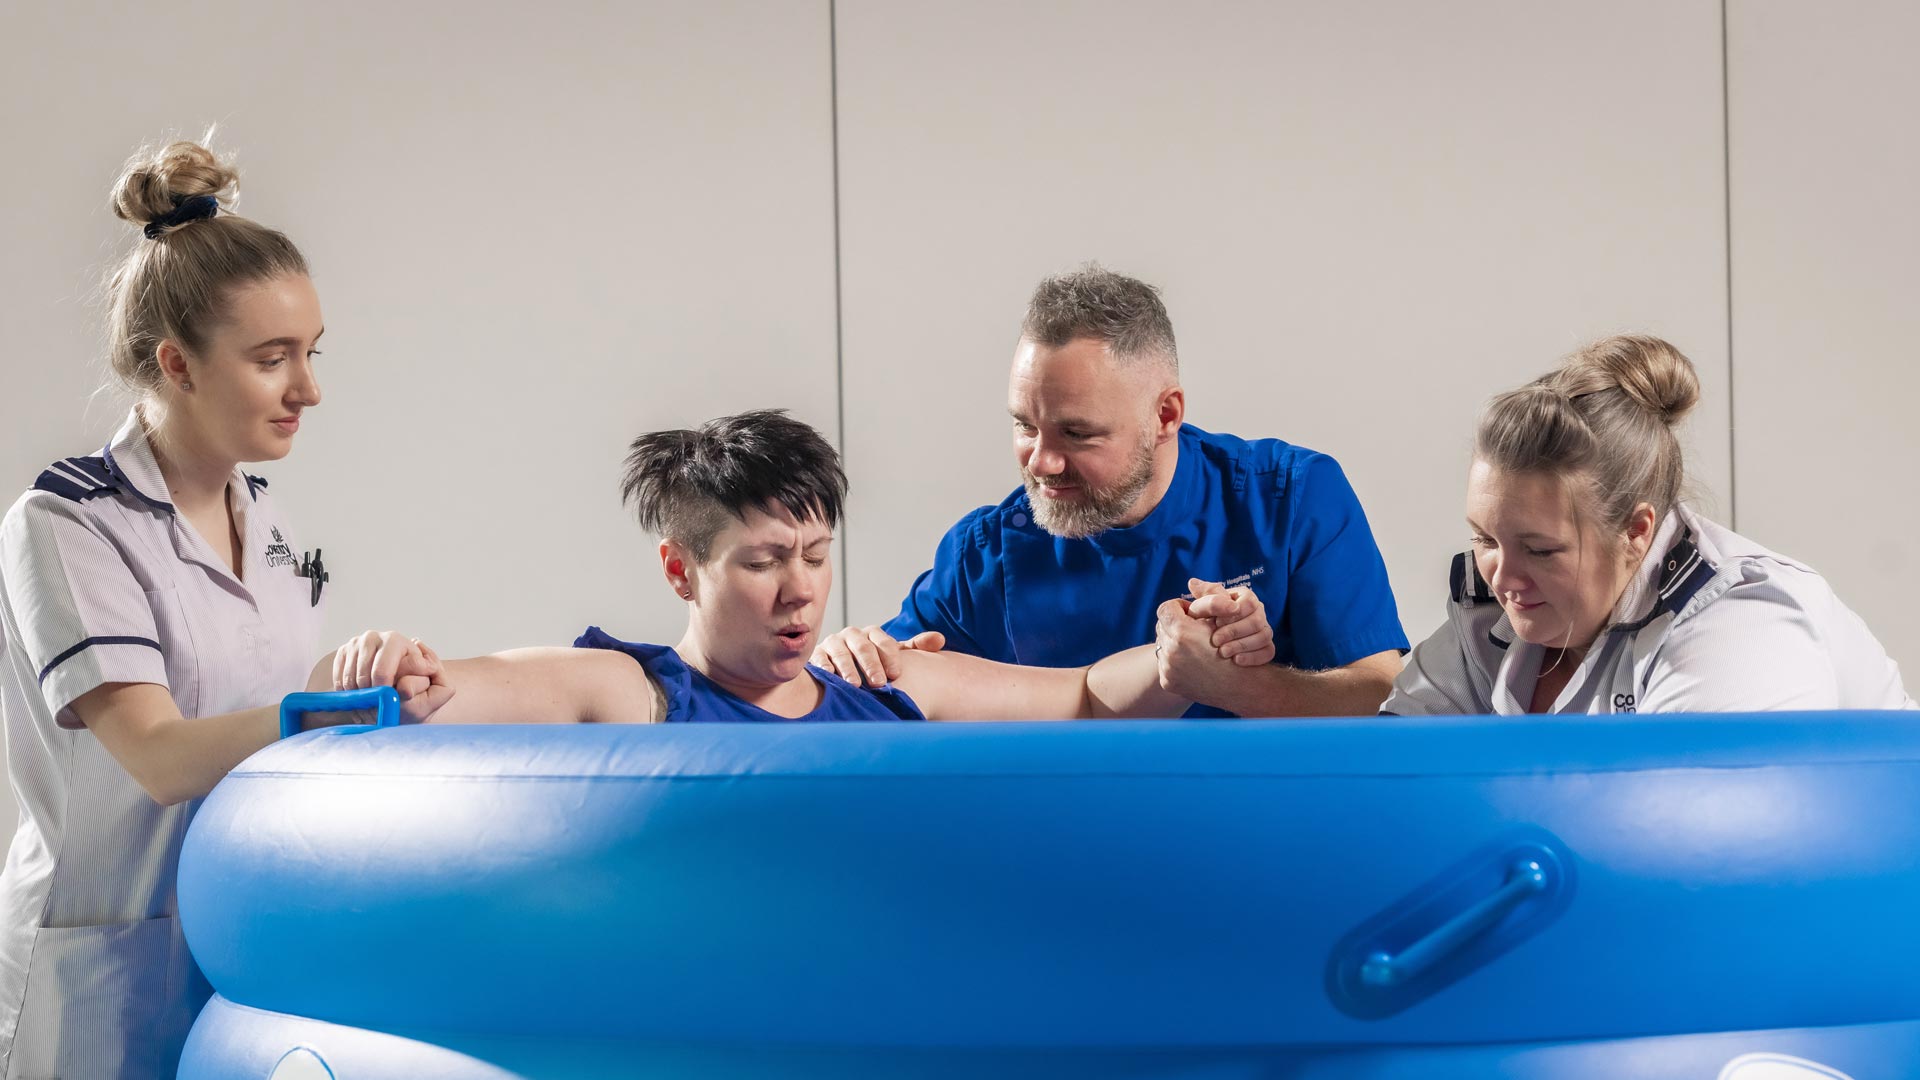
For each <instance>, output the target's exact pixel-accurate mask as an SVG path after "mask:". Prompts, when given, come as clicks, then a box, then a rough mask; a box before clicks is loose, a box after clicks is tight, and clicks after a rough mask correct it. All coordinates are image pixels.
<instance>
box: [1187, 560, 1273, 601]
mask: <svg viewBox="0 0 1920 1080" xmlns="http://www.w3.org/2000/svg"><path fill="white" fill-rule="evenodd" d="M1266 572H1267V568H1266V567H1264V566H1256V567H1254V568H1253V569H1251V570H1249V571H1247V572H1246V573H1244V574H1240V575H1237V576H1235V577H1230V578H1227V579H1226V580H1225V581H1222V582H1221V583H1220V584H1221V585H1222V586H1224V587H1226V588H1229V589H1237V588H1239V587H1240V586H1242V585H1251V584H1253V579H1254V578H1257V577H1259V576H1261V575H1262V574H1265V573H1266ZM1180 599H1182V600H1191V599H1193V594H1192V593H1181V594H1180Z"/></svg>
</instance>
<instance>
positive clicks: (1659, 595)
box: [1608, 511, 1720, 634]
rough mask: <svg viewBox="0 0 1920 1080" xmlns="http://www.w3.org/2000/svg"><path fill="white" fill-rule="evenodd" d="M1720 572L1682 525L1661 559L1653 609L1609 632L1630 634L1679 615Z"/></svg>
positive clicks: (1689, 529) (1611, 628) (1655, 580)
mask: <svg viewBox="0 0 1920 1080" xmlns="http://www.w3.org/2000/svg"><path fill="white" fill-rule="evenodd" d="M1676 514H1677V511H1676ZM1719 572H1720V568H1719V567H1717V566H1715V565H1713V564H1712V563H1711V562H1708V561H1707V557H1706V556H1705V555H1702V554H1701V553H1700V546H1699V545H1698V544H1696V543H1694V540H1693V530H1692V529H1691V528H1688V527H1686V526H1684V525H1683V526H1681V530H1680V538H1679V539H1678V540H1676V541H1674V542H1673V546H1672V547H1669V548H1668V549H1667V551H1666V554H1664V555H1662V556H1661V557H1660V568H1659V573H1658V574H1657V575H1656V576H1655V578H1654V598H1653V607H1652V608H1651V609H1650V610H1649V611H1648V612H1647V613H1646V615H1644V616H1642V617H1641V618H1639V619H1636V620H1634V621H1633V622H1629V623H1617V624H1615V625H1614V626H1611V627H1609V628H1608V630H1609V632H1611V633H1629V634H1630V633H1632V632H1634V631H1635V630H1639V629H1641V628H1643V627H1645V626H1646V625H1647V624H1648V623H1650V622H1652V621H1653V620H1655V619H1657V618H1659V617H1660V616H1662V615H1665V614H1667V613H1668V612H1673V613H1675V614H1678V613H1679V611H1680V609H1681V608H1683V607H1686V606H1687V601H1689V600H1691V599H1693V594H1695V593H1697V592H1699V591H1700V590H1701V589H1703V588H1705V587H1706V584H1707V582H1709V581H1712V580H1713V576H1714V575H1715V574H1717V573H1719Z"/></svg>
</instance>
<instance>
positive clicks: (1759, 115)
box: [1727, 0, 1920, 692]
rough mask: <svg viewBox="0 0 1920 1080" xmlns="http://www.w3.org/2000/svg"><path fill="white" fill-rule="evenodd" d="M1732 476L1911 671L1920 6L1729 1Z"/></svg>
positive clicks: (1918, 549)
mask: <svg viewBox="0 0 1920 1080" xmlns="http://www.w3.org/2000/svg"><path fill="white" fill-rule="evenodd" d="M1728 13H1729V15H1730V18H1729V20H1728V25H1727V46H1728V55H1729V60H1730V62H1729V64H1728V72H1729V75H1730V77H1731V78H1730V82H1731V86H1732V103H1733V108H1732V109H1731V110H1730V117H1729V118H1730V120H1731V125H1730V134H1731V138H1730V140H1729V143H1728V146H1729V152H1730V159H1731V165H1732V169H1731V172H1732V177H1733V184H1732V208H1733V248H1732V269H1733V321H1732V324H1733V348H1734V355H1735V357H1736V358H1737V363H1736V364H1735V368H1734V370H1735V378H1734V395H1733V400H1734V434H1735V445H1736V446H1737V447H1738V448H1739V457H1738V469H1737V472H1736V477H1735V486H1734V491H1735V493H1736V495H1737V497H1738V499H1739V517H1740V528H1741V530H1742V531H1744V532H1746V533H1748V534H1749V535H1751V536H1754V537H1757V538H1759V539H1761V540H1763V541H1764V542H1766V543H1768V544H1770V545H1772V546H1774V547H1776V548H1778V549H1779V550H1781V551H1785V552H1788V553H1790V554H1793V555H1796V556H1798V557H1800V558H1802V559H1805V560H1806V561H1808V562H1810V563H1812V564H1813V565H1814V567H1816V568H1817V569H1819V570H1820V571H1821V572H1822V573H1824V574H1826V575H1827V576H1828V578H1830V579H1831V580H1832V582H1833V586H1834V588H1835V589H1836V590H1838V591H1839V593H1840V596H1841V598H1842V599H1844V600H1845V601H1846V602H1847V603H1848V604H1849V605H1850V606H1852V607H1853V609H1854V610H1856V611H1858V612H1859V613H1860V614H1861V616H1862V617H1863V618H1865V619H1866V620H1867V625H1868V626H1871V627H1872V628H1873V630H1874V632H1875V633H1876V634H1878V635H1879V637H1880V640H1881V641H1882V642H1884V643H1885V644H1886V646H1887V650H1888V652H1890V653H1892V654H1893V657H1894V659H1896V660H1899V661H1900V662H1901V667H1902V669H1903V670H1904V671H1905V673H1906V677H1907V685H1908V688H1909V691H1910V692H1911V691H1912V688H1913V686H1914V684H1915V683H1920V610H1916V602H1917V601H1920V539H1917V538H1920V499H1916V497H1915V490H1916V488H1915V483H1914V474H1915V470H1916V468H1920V423H1917V422H1916V419H1915V413H1916V406H1915V402H1916V401H1920V345H1917V344H1916V342H1920V123H1917V122H1916V118H1917V117H1920V68H1916V67H1915V66H1914V64H1913V46H1914V43H1915V42H1917V41H1920V7H1916V6H1914V5H1913V4H1910V3H1903V2H1899V0H1873V2H1865V0H1857V2H1852V3H1845V4H1822V5H1808V4H1801V3H1797V2H1794V0H1739V2H1738V3H1734V4H1730V5H1729V7H1728Z"/></svg>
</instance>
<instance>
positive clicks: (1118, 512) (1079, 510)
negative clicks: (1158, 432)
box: [1021, 444, 1153, 540]
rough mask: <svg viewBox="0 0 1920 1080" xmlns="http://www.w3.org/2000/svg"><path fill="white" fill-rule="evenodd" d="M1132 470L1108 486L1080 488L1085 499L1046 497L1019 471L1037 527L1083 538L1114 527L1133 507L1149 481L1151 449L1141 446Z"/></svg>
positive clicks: (1151, 475) (1072, 538) (1074, 538)
mask: <svg viewBox="0 0 1920 1080" xmlns="http://www.w3.org/2000/svg"><path fill="white" fill-rule="evenodd" d="M1134 465H1135V467H1134V470H1133V472H1132V473H1131V474H1129V475H1128V476H1127V478H1126V479H1124V480H1122V481H1120V482H1119V483H1118V484H1115V485H1113V486H1112V487H1109V488H1100V489H1095V488H1082V490H1083V491H1084V492H1085V493H1086V496H1087V498H1086V501H1084V502H1072V501H1069V500H1065V499H1050V498H1048V497H1046V496H1045V495H1042V494H1040V483H1039V481H1037V480H1035V479H1034V478H1033V476H1032V474H1030V473H1027V472H1026V471H1025V470H1024V469H1023V470H1021V479H1022V480H1023V481H1025V483H1026V487H1027V502H1028V503H1030V504H1031V505H1032V506H1033V520H1034V522H1035V523H1036V524H1038V525H1039V526H1040V527H1041V528H1043V529H1045V530H1047V532H1049V533H1051V534H1052V535H1054V536H1058V537H1060V538H1062V539H1064V540H1084V539H1086V538H1087V537H1089V536H1095V535H1098V534H1099V533H1103V532H1106V531H1107V530H1108V529H1111V528H1113V527H1114V525H1115V524H1117V523H1118V522H1119V521H1120V520H1121V519H1122V518H1124V517H1126V516H1127V514H1128V513H1129V512H1131V511H1132V510H1133V504H1134V503H1135V502H1137V501H1139V499H1140V493H1141V492H1143V491H1145V490H1147V485H1148V484H1150V483H1152V482H1153V448H1152V446H1151V444H1149V445H1148V446H1147V447H1145V448H1144V449H1143V450H1142V452H1141V454H1140V455H1139V457H1137V458H1135V459H1134Z"/></svg>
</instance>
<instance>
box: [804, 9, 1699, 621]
mask: <svg viewBox="0 0 1920 1080" xmlns="http://www.w3.org/2000/svg"><path fill="white" fill-rule="evenodd" d="M838 16H839V19H838V39H839V51H838V60H839V109H840V151H841V207H842V211H841V212H842V280H843V297H842V302H843V306H844V318H845V329H844V334H845V346H844V348H845V355H844V364H845V377H846V394H847V450H848V456H849V459H850V461H851V466H852V471H853V481H854V493H853V512H854V516H853V521H852V524H851V528H850V530H849V538H848V544H849V549H850V551H851V559H852V563H853V569H852V574H851V582H850V593H849V604H850V607H851V611H850V613H851V615H852V617H853V618H854V619H855V620H856V621H870V620H877V619H880V618H884V617H886V616H888V615H890V614H891V613H892V612H893V611H894V610H895V608H896V607H897V605H898V603H899V600H900V598H901V596H902V595H903V594H904V592H905V590H906V588H907V586H908V585H909V583H910V582H911V581H912V580H913V576H914V574H915V573H916V572H918V571H919V570H920V569H922V568H924V566H925V565H926V564H927V562H928V559H929V558H930V555H931V553H932V550H933V545H934V543H935V541H936V540H937V539H938V537H939V536H940V534H941V533H942V531H943V530H944V529H945V528H946V527H947V526H948V525H950V524H951V523H952V522H953V521H954V520H955V519H956V518H958V517H959V516H960V515H961V514H962V513H963V512H965V511H966V510H968V509H970V508H972V507H974V506H976V505H979V504H982V503H988V502H993V501H997V500H998V499H999V498H1001V497H1002V496H1004V495H1005V494H1006V492H1007V491H1008V490H1010V489H1011V488H1012V487H1013V486H1014V484H1015V483H1016V474H1015V471H1014V468H1013V465H1012V460H1011V453H1010V446H1009V438H1008V431H1007V421H1006V419H1005V412H1004V407H1005V385H1006V369H1007V365H1008V361H1009V359H1010V358H1011V355H1012V350H1013V345H1014V340H1015V337H1016V335H1017V333H1018V325H1019V321H1020V318H1021V314H1022V312H1023V307H1024V303H1025V300H1026V296H1027V293H1028V291H1029V290H1030V289H1031V287H1032V285H1033V284H1034V282H1035V281H1036V280H1038V279H1039V278H1040V277H1041V276H1043V275H1045V274H1047V273H1049V272H1052V271H1056V270H1059V269H1062V268H1065V267H1067V266H1070V265H1072V264H1074V263H1077V262H1080V261H1082V260H1085V259H1090V258H1097V259H1099V260H1101V261H1102V262H1104V263H1106V264H1107V265H1109V266H1111V267H1113V268H1115V269H1118V270H1121V271H1124V272H1128V273H1132V274H1135V275H1137V276H1140V277H1143V278H1145V279H1147V280H1149V281H1152V282H1155V283H1158V284H1160V285H1162V286H1163V287H1164V288H1165V292H1166V298H1167V301H1168V305H1169V308H1170V310H1171V312H1172V315H1173V320H1174V326H1175V329H1176V332H1177V333H1178V336H1179V339H1180V345H1181V353H1182V357H1183V360H1184V363H1185V369H1186V379H1185V381H1186V385H1187V388H1188V391H1189V416H1190V418H1191V419H1192V420H1193V421H1194V422H1196V423H1198V424H1200V425H1201V426H1203V427H1210V428H1214V429H1216V430H1227V431H1232V432H1235V433H1237V434H1241V435H1245V436H1266V435H1275V436H1279V437H1282V438H1286V439H1288V440H1290V441H1293V442H1296V443H1300V444H1303V445H1306V446H1310V447H1313V448H1315V449H1318V450H1323V451H1326V452H1328V453H1331V454H1333V455H1334V456H1335V457H1337V458H1339V459H1340V461H1341V462H1342V463H1343V464H1344V465H1345V466H1346V467H1347V470H1348V473H1349V475H1350V476H1351V478H1352V480H1353V482H1354V485H1355V487H1356V488H1357V489H1358V491H1359V493H1360V496H1361V498H1362V500H1363V501H1364V503H1365V504H1366V506H1367V509H1368V512H1369V515H1370V516H1371V518H1372V521H1373V524H1374V529H1375V532H1376V534H1377V535H1378V537H1379V539H1380V542H1381V546H1382V549H1383V550H1384V552H1385V555H1386V558H1387V563H1388V566H1389V569H1390V571H1391V573H1392V576H1393V583H1394V586H1395V590H1396V592H1397V594H1398V595H1399V597H1400V601H1401V613H1402V617H1403V619H1404V621H1405V623H1406V627H1407V630H1408V632H1409V634H1410V635H1412V636H1413V637H1414V638H1415V639H1416V640H1417V639H1418V638H1419V637H1420V636H1422V635H1424V634H1425V633H1427V632H1428V631H1429V630H1431V629H1432V628H1433V627H1434V626H1435V625H1437V624H1438V622H1439V620H1440V616H1441V609H1442V602H1443V601H1444V599H1445V594H1444V585H1443V584H1442V580H1443V576H1444V572H1445V566H1446V562H1447V560H1448V558H1449V556H1450V554H1451V553H1452V552H1454V551H1457V550H1460V548H1461V547H1462V546H1463V544H1464V541H1465V538H1466V537H1465V527H1464V525H1462V524H1461V502H1462V496H1463V485H1464V478H1465V472H1466V465H1467V460H1466V457H1467V453H1468V449H1469V446H1470V442H1471V432H1472V427H1473V423H1474V420H1475V418H1476V416H1477V414H1478V411H1479V408H1480V406H1481V404H1482V403H1483V402H1484V401H1485V399H1486V398H1488V397H1489V396H1491V395H1492V394H1494V393H1495V392H1497V391H1499V390H1502V389H1505V388H1507V387H1509V386H1510V385H1514V384H1517V383H1518V382H1520V381H1521V380H1523V379H1524V378H1526V377H1529V376H1531V375H1533V374H1535V373H1538V372H1540V371H1543V370H1545V369H1546V368H1548V367H1550V366H1551V365H1552V364H1553V363H1554V362H1555V361H1556V360H1557V359H1558V358H1559V357H1560V356H1561V355H1562V354H1563V353H1564V352H1565V351H1567V350H1569V349H1571V348H1573V347H1574V346H1576V345H1578V344H1580V343H1582V342H1584V341H1585V340H1587V339H1590V338H1593V337H1596V336H1599V335H1602V334H1605V333H1608V332H1611V331H1615V330H1623V329H1634V330H1646V331H1651V332H1653V333H1657V334H1661V335H1664V336H1667V337H1669V338H1671V339H1672V340H1673V341H1674V342H1676V343H1677V344H1679V345H1680V346H1681V347H1682V348H1683V349H1685V350H1686V351H1687V352H1688V354H1689V355H1690V356H1692V357H1693V359H1694V360H1695V361H1696V363H1697V364H1698V365H1699V367H1700V370H1701V375H1702V377H1703V380H1704V382H1705V385H1706V395H1707V396H1706V401H1705V404H1704V406H1703V408H1702V409H1701V411H1700V413H1699V415H1698V417H1697V419H1696V420H1695V421H1694V423H1693V425H1692V430H1691V432H1690V436H1689V437H1690V442H1691V445H1692V448H1693V451H1694V456H1693V459H1692V460H1693V465H1694V468H1695V471H1696V473H1697V475H1698V476H1699V477H1700V479H1701V481H1702V482H1703V486H1704V488H1705V500H1706V502H1707V504H1708V505H1709V508H1710V509H1716V508H1717V509H1721V510H1724V500H1722V499H1721V498H1720V497H1719V496H1720V494H1721V493H1724V492H1725V491H1726V490H1727V488H1728V478H1727V473H1728V464H1727V463H1728V447H1727V411H1728V407H1729V406H1728V400H1727V395H1726V385H1727V356H1726V321H1725V320H1726V297H1725V280H1726V274H1725V262H1724V260H1725V251H1724V247H1723V232H1724V212H1725V210H1724V203H1723V190H1724V189H1723V176H1722V150H1721V123H1722V121H1721V88H1720V52H1721V46H1720V9H1719V5H1718V4H1717V3H1714V2H1713V0H1690V2H1686V3H1670V2H1665V0H1661V2H1640V3H1629V4H1608V5H1583V4H1553V5H1546V4H1533V3H1520V2H1513V3H1495V2H1477V3H1453V4H1428V3H1420V2H1414V0H1406V2H1374V3H1362V4H1351V5H1330V4H1320V3H1307V2H1297V3H1292V2H1290V3H1251V2H1249V3H1218V2H1216V3H1199V4H1182V5H1177V6H1172V5H1166V4H1160V3H1149V2H1145V0H1135V2H1102V3H1095V2H1067V3H1048V4H1027V3H1016V2H1011V0H1008V2H987V3H975V4H964V5H901V4H893V3H886V2H880V0H841V2H840V3H839V5H838Z"/></svg>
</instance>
